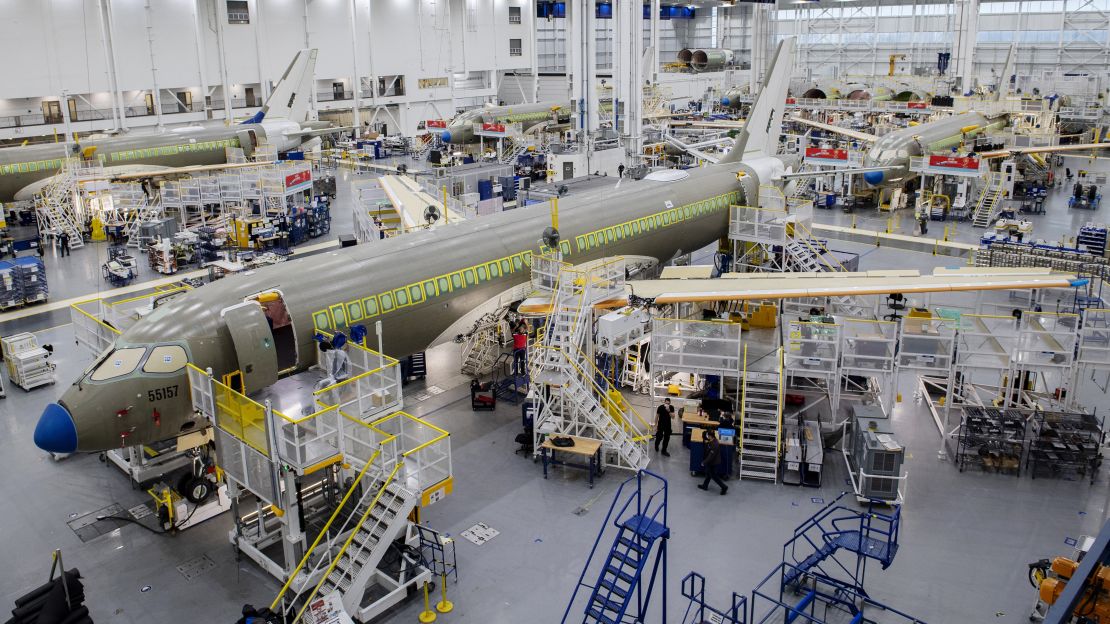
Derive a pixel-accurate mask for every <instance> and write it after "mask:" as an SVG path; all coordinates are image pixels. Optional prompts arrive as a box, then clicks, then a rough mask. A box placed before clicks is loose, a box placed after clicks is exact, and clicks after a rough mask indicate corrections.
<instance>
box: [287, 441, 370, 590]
mask: <svg viewBox="0 0 1110 624" xmlns="http://www.w3.org/2000/svg"><path fill="white" fill-rule="evenodd" d="M383 443H384V442H379V443H378V450H376V451H374V454H373V455H372V456H371V457H370V461H368V462H366V464H365V465H363V466H362V470H360V471H359V473H358V476H357V477H355V480H354V482H353V483H352V484H351V487H350V489H348V490H347V493H346V494H344V495H343V500H341V501H339V505H338V506H336V508H335V511H333V512H332V513H331V517H329V518H328V521H327V522H325V523H324V528H322V529H320V533H319V534H318V535H317V536H316V539H315V540H313V542H312V545H311V546H309V547H308V550H306V551H305V553H304V556H303V557H301V561H300V563H298V564H297V567H296V568H295V569H294V570H293V571H292V572H291V573H290V574H289V580H287V581H285V584H284V585H282V586H281V591H279V592H278V595H277V597H276V598H274V601H273V602H272V603H270V610H274V609H276V608H277V606H278V603H279V602H281V598H282V596H284V595H285V592H286V591H288V590H289V586H290V585H292V584H293V579H295V578H297V574H299V573H300V571H301V570H302V569H304V566H305V564H306V563H308V558H309V556H311V555H312V553H313V551H315V550H316V547H317V546H318V545H319V544H320V540H322V539H323V538H324V535H325V534H326V533H327V532H328V529H330V528H331V525H332V523H333V522H335V519H336V518H337V517H339V512H340V510H342V509H343V507H345V506H346V505H347V501H348V500H349V499H350V498H351V494H354V492H355V489H356V488H358V485H359V482H360V481H362V477H363V476H365V475H366V470H367V469H368V468H370V464H373V463H374V460H375V459H377V458H378V456H379V455H381V452H382V444H383Z"/></svg>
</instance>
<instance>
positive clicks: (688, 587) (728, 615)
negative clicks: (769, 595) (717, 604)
mask: <svg viewBox="0 0 1110 624" xmlns="http://www.w3.org/2000/svg"><path fill="white" fill-rule="evenodd" d="M682 596H683V597H684V598H686V599H688V600H689V601H690V603H689V604H688V605H686V613H685V614H683V616H682V624H703V623H705V622H716V623H718V624H747V621H748V597H747V596H741V595H740V594H737V593H736V592H732V605H731V606H730V607H729V609H728V611H722V610H720V609H716V608H714V607H711V606H710V605H709V604H708V603H706V601H705V577H704V576H702V575H700V574H698V573H697V572H691V573H689V574H687V575H686V577H685V578H683V579H682Z"/></svg>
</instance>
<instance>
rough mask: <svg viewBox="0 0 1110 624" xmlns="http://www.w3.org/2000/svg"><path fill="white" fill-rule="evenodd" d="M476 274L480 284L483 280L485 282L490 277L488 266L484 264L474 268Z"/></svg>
mask: <svg viewBox="0 0 1110 624" xmlns="http://www.w3.org/2000/svg"><path fill="white" fill-rule="evenodd" d="M474 274H475V275H477V276H478V283H479V284H481V283H482V282H484V281H486V280H487V279H488V277H487V276H486V267H484V266H480V267H478V268H476V269H474Z"/></svg>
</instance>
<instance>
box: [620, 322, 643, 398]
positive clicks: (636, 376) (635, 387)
mask: <svg viewBox="0 0 1110 624" xmlns="http://www.w3.org/2000/svg"><path fill="white" fill-rule="evenodd" d="M650 345H651V338H650V337H648V336H645V337H643V338H641V339H640V340H639V341H637V342H635V343H633V344H630V345H628V347H627V348H626V349H625V350H624V362H623V365H622V366H621V373H620V377H619V378H618V379H617V381H618V383H620V385H622V386H626V387H629V388H632V391H633V392H639V393H641V394H647V393H648V392H649V391H650V390H651V376H650V375H648V374H647V369H646V368H645V367H644V358H646V357H647V353H646V351H647V349H648V347H649V346H650Z"/></svg>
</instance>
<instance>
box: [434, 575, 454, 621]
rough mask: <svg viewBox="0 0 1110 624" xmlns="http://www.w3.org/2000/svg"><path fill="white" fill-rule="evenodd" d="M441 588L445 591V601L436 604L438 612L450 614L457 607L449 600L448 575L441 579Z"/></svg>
mask: <svg viewBox="0 0 1110 624" xmlns="http://www.w3.org/2000/svg"><path fill="white" fill-rule="evenodd" d="M439 588H440V589H441V590H442V591H443V599H442V600H440V601H439V602H437V603H436V611H439V612H440V613H450V612H451V609H454V608H455V605H454V604H452V603H451V601H450V600H448V599H447V575H446V574H442V575H440V577H439Z"/></svg>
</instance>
